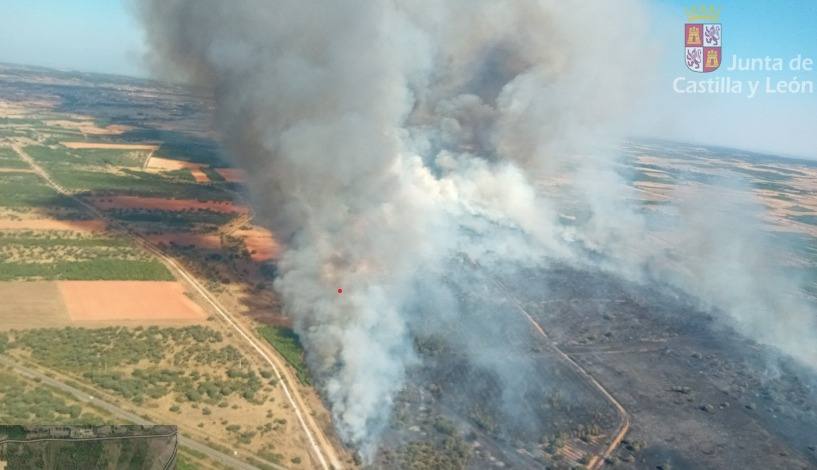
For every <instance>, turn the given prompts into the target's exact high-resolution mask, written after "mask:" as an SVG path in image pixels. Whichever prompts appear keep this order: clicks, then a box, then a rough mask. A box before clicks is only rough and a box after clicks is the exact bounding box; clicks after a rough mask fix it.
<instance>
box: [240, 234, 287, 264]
mask: <svg viewBox="0 0 817 470" xmlns="http://www.w3.org/2000/svg"><path fill="white" fill-rule="evenodd" d="M233 235H235V236H237V237H240V238H242V239H244V245H245V246H246V247H247V249H248V250H250V257H251V258H252V260H253V261H269V260H271V259H276V258H277V257H278V255H280V254H281V245H280V244H279V243H278V241H277V240H276V239H275V236H274V235H273V234H272V232H270V231H269V230H267V229H265V228H262V227H252V228H250V229H241V230H237V231H235V232H234V233H233Z"/></svg>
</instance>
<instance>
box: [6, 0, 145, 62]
mask: <svg viewBox="0 0 817 470" xmlns="http://www.w3.org/2000/svg"><path fill="white" fill-rule="evenodd" d="M0 18H2V19H3V25H2V27H0V62H9V63H16V64H25V65H40V66H44V67H51V68H57V69H64V70H78V71H83V72H99V73H113V74H118V75H130V76H138V77H146V76H147V75H148V71H147V68H146V67H144V66H143V64H142V58H143V56H144V51H145V48H144V46H143V39H142V38H143V35H142V32H141V30H140V28H139V25H138V23H137V22H136V20H135V19H134V18H133V17H132V16H131V15H130V13H129V11H128V9H127V8H126V5H125V1H122V0H0Z"/></svg>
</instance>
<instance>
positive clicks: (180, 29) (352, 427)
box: [137, 0, 706, 455]
mask: <svg viewBox="0 0 817 470" xmlns="http://www.w3.org/2000/svg"><path fill="white" fill-rule="evenodd" d="M137 8H138V12H139V14H140V16H141V18H142V19H143V24H144V25H145V28H146V30H147V33H148V36H147V37H148V40H149V42H150V45H151V47H152V50H153V52H154V55H153V56H152V59H154V60H155V61H156V64H157V65H158V66H159V67H160V68H161V69H162V70H163V71H164V72H165V73H168V72H170V73H175V74H180V75H181V76H183V77H185V78H186V79H187V80H189V81H190V82H191V83H193V84H196V85H199V86H204V87H207V88H208V89H210V90H212V91H213V93H214V95H215V98H216V103H217V119H218V128H219V130H220V131H221V133H222V135H223V139H224V141H225V144H226V146H227V148H228V150H229V152H230V154H231V155H232V157H233V158H234V159H235V162H236V163H237V164H238V165H240V166H242V167H243V168H245V169H247V170H248V172H249V174H250V175H251V182H250V183H251V189H252V191H253V196H254V199H255V202H256V208H257V209H258V211H259V213H261V214H262V215H263V216H264V217H265V219H266V220H268V221H269V222H270V224H271V226H272V228H274V229H275V230H276V232H277V233H279V234H280V235H281V236H282V237H283V238H284V242H285V245H286V250H285V252H284V254H283V257H282V259H281V261H280V263H279V272H280V277H279V279H278V280H277V282H276V284H275V288H276V289H277V291H278V292H279V293H280V294H281V296H282V299H283V301H284V305H285V307H286V310H287V312H288V313H289V314H290V315H291V316H292V317H293V318H294V320H295V324H296V328H297V330H298V332H299V334H300V335H301V337H302V339H303V340H304V343H305V345H306V347H307V350H308V359H309V362H310V366H311V368H312V369H313V371H314V372H315V374H316V375H317V376H318V377H319V379H320V383H321V388H322V390H323V392H324V395H325V397H326V398H327V400H328V402H329V403H330V405H331V408H332V412H333V415H334V418H335V423H336V425H337V427H338V429H339V431H340V433H341V435H342V437H343V438H344V439H345V440H346V441H347V442H349V443H350V444H352V445H354V446H356V447H358V448H360V449H362V450H363V452H364V454H367V455H371V452H372V451H373V450H374V449H375V447H376V444H377V437H378V434H379V433H380V431H381V430H382V429H383V428H384V427H385V426H386V425H387V423H388V417H389V412H390V405H391V403H392V400H393V398H394V396H395V393H396V392H397V391H399V390H400V388H401V386H402V383H403V379H404V374H405V370H406V368H407V367H409V366H410V365H411V364H413V363H415V362H416V361H417V360H418V359H417V357H416V356H415V353H414V349H413V344H412V340H411V329H412V327H413V326H414V325H415V324H416V322H417V321H418V320H417V318H414V317H413V316H412V314H411V312H412V308H411V307H412V306H413V305H414V304H415V303H416V299H417V296H423V295H424V293H423V292H422V291H419V292H418V290H417V286H418V285H429V284H433V283H434V280H435V279H436V280H442V279H445V278H447V277H451V276H452V273H451V272H449V271H450V269H451V266H452V263H451V260H452V259H455V258H458V257H465V258H466V259H471V260H477V261H478V262H479V263H480V264H481V265H484V266H490V265H491V264H492V263H494V262H497V261H503V262H517V263H534V264H535V263H542V262H544V261H545V260H547V259H558V260H561V261H563V262H571V263H577V264H581V265H583V266H591V265H595V263H597V262H598V261H593V262H591V261H590V258H588V257H587V256H585V255H584V253H586V252H588V251H591V252H595V253H599V254H603V255H604V260H605V261H603V262H602V264H601V267H602V268H604V269H607V270H613V271H615V272H618V273H623V274H626V275H627V276H629V277H631V278H632V277H642V275H643V267H644V265H645V264H646V263H649V262H651V256H652V255H656V256H658V255H660V254H661V250H660V249H658V248H650V247H648V246H646V245H645V243H643V241H644V239H645V236H644V231H645V229H644V221H643V220H642V218H641V216H639V215H638V214H637V213H636V212H634V211H633V210H630V209H628V208H627V206H626V202H625V201H626V199H627V198H628V197H629V196H630V194H629V189H627V185H626V184H624V182H623V181H622V180H621V179H620V178H619V177H618V176H617V175H616V173H615V171H614V169H613V165H612V162H611V161H610V160H609V159H608V158H606V157H607V156H608V155H610V153H611V150H610V147H609V145H610V144H614V143H615V142H616V139H617V138H618V137H619V136H620V135H621V133H622V132H625V131H626V129H627V123H628V118H629V117H630V116H631V114H632V113H633V112H635V109H636V107H637V104H638V101H639V98H640V97H641V96H642V95H641V93H642V92H643V90H644V87H645V86H647V82H646V78H647V77H648V76H649V74H648V73H647V72H648V71H647V70H646V69H644V68H643V67H648V66H649V65H650V64H651V63H652V61H651V59H650V55H651V54H652V51H651V49H650V48H649V46H647V44H649V41H648V40H647V38H646V37H645V32H644V26H645V24H646V22H647V19H646V18H645V16H644V13H643V12H644V11H645V8H644V6H643V5H642V4H641V2H640V1H638V0H625V1H619V2H590V1H581V0H575V1H563V0H562V1H554V0H447V1H440V0H433V1H432V0H414V1H400V0H389V1H370V0H347V1H344V2H317V1H307V0H246V1H242V2H223V1H220V0H145V1H141V2H139V3H138V5H137ZM542 188H545V189H542ZM577 208H581V210H582V211H584V213H586V217H585V218H584V221H583V222H582V223H581V224H571V225H566V224H563V223H562V221H561V218H560V214H561V213H563V212H571V213H572V212H575V211H576V210H577ZM648 255H649V256H648ZM420 281H422V282H420ZM676 284H678V285H682V284H683V282H681V281H680V280H679V281H678V282H676ZM338 287H342V288H343V289H344V294H343V295H342V296H338V295H337V293H336V289H337V288H338ZM685 287H688V290H690V291H692V292H694V293H699V292H696V290H695V288H692V287H690V286H685ZM440 288H441V289H442V287H440ZM700 293H701V294H706V293H703V292H700ZM438 315H440V316H441V317H442V316H445V315H446V312H444V311H443V309H442V307H441V311H440V312H438ZM427 320H428V318H427V317H424V321H427ZM474 334H481V333H474ZM474 341H475V343H478V342H479V338H475V340H474ZM505 372H507V371H505Z"/></svg>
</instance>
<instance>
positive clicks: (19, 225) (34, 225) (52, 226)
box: [0, 219, 106, 232]
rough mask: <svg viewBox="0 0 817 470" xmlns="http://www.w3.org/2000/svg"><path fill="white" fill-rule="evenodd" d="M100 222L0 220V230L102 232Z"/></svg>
mask: <svg viewBox="0 0 817 470" xmlns="http://www.w3.org/2000/svg"><path fill="white" fill-rule="evenodd" d="M105 228H106V225H105V222H104V221H102V220H56V219H18V220H11V219H0V230H71V231H74V232H103V231H105Z"/></svg>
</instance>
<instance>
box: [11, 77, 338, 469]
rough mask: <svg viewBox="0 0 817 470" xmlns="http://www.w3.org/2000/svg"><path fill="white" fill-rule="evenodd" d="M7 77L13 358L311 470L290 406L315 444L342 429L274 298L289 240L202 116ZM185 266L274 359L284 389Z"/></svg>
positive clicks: (212, 439)
mask: <svg viewBox="0 0 817 470" xmlns="http://www.w3.org/2000/svg"><path fill="white" fill-rule="evenodd" d="M1 71H2V68H1V67H0V91H5V93H4V94H2V95H0V183H2V184H0V296H2V298H3V299H4V302H3V305H0V344H2V345H3V349H4V352H2V355H3V356H6V357H11V358H13V359H14V360H15V361H18V362H19V363H21V364H25V365H26V366H27V367H32V368H34V369H36V370H38V371H41V372H42V373H45V374H48V375H49V377H54V378H55V380H59V381H61V382H63V383H69V384H74V385H76V386H77V387H80V388H81V389H82V390H87V391H88V392H89V393H92V394H93V395H94V396H97V397H99V398H100V399H102V400H105V401H106V402H108V403H115V404H116V405H117V406H121V407H122V408H123V409H125V410H128V411H130V412H132V413H135V414H138V415H140V416H143V417H145V418H149V419H150V420H151V421H152V422H158V423H168V424H177V425H178V426H179V428H180V430H181V431H182V432H183V433H185V434H186V435H189V436H191V437H192V438H193V439H194V440H196V441H197V442H199V443H203V444H206V445H207V446H208V447H209V448H210V449H212V450H215V451H218V452H221V453H223V454H227V455H233V453H234V452H236V451H237V452H238V453H240V454H241V455H242V456H243V457H241V459H242V460H244V461H247V462H251V463H253V464H254V465H256V466H258V467H259V468H271V466H273V465H275V464H277V465H280V466H284V467H287V468H313V467H314V466H315V465H316V463H317V462H316V460H315V455H314V446H312V447H310V444H309V443H308V442H307V441H306V434H305V433H304V426H305V425H304V424H303V423H302V422H300V420H301V419H303V418H299V417H298V416H297V415H296V410H294V409H293V407H304V409H302V410H300V413H301V414H302V415H303V416H306V417H307V420H309V421H311V420H313V419H314V420H315V422H316V423H317V424H311V425H310V426H312V429H313V432H327V434H331V431H329V429H330V426H331V423H330V421H329V416H328V413H327V412H326V410H325V408H324V406H323V404H322V403H321V402H320V399H319V398H318V397H317V394H316V393H315V391H314V389H313V388H312V386H311V384H310V379H309V375H308V372H307V369H306V365H305V358H304V354H303V350H302V349H301V346H300V344H299V343H298V341H297V337H295V336H294V334H293V333H292V332H291V330H289V328H288V320H287V319H286V317H285V316H283V315H282V313H281V309H280V306H279V304H278V301H277V299H276V297H275V295H274V293H273V292H272V290H271V289H270V288H269V287H270V285H271V282H272V280H273V278H274V276H275V260H276V258H277V256H278V253H279V252H280V245H279V243H278V241H277V239H276V237H275V235H274V234H273V233H271V232H270V231H268V230H266V229H263V228H261V227H259V226H257V225H256V224H255V223H253V214H252V211H251V210H250V209H249V205H248V203H247V202H246V199H245V195H244V192H245V190H244V188H243V187H242V183H243V182H244V180H245V179H246V174H244V173H243V172H241V171H239V170H236V169H234V168H230V167H229V165H227V164H226V163H225V162H224V160H223V158H222V156H221V152H220V150H219V148H218V146H217V145H214V144H213V140H212V139H211V136H209V135H207V134H206V132H208V131H207V130H206V129H207V128H208V126H209V124H208V123H205V122H200V121H199V120H200V119H202V116H203V115H202V114H200V113H199V114H197V113H190V112H188V111H186V109H187V108H186V107H188V106H191V105H190V104H189V103H188V102H182V101H180V100H183V99H189V98H188V97H184V98H179V97H178V96H176V95H173V94H166V95H163V94H159V95H157V94H156V90H155V89H154V88H151V87H145V88H140V87H143V86H144V85H141V84H140V85H137V86H135V88H130V84H129V85H128V88H126V89H127V91H126V92H125V93H122V91H121V90H120V89H119V88H118V87H119V86H120V84H113V85H110V86H111V87H112V88H109V89H106V90H107V91H104V92H102V93H103V94H102V95H97V94H95V93H97V92H95V91H92V90H91V89H88V90H85V89H78V88H73V87H72V86H70V85H69V86H67V87H62V86H60V85H54V86H51V85H46V86H45V88H42V86H41V82H37V80H39V78H29V77H23V78H20V77H21V76H19V75H15V77H16V78H15V80H17V81H16V82H13V83H12V84H9V82H4V81H3V78H2V77H3V75H2V72H1ZM29 79H31V80H33V81H34V82H36V83H38V84H37V85H36V88H35V89H34V90H36V91H34V90H32V89H26V87H27V86H28V85H26V83H28V82H26V80H29ZM46 80H50V79H46ZM57 80H59V79H57ZM49 83H51V82H49ZM4 87H5V88H4ZM18 88H22V89H24V90H25V91H19V90H18ZM112 90H113V91H112ZM134 90H136V91H134ZM134 93H135V94H134ZM140 93H144V96H145V98H144V99H142V98H138V96H139V94H140ZM162 93H165V92H164V91H163V92H162ZM77 95H78V96H77ZM9 96H13V97H14V96H16V97H18V98H17V99H6V98H7V97H9ZM19 96H25V98H24V99H20V98H19ZM32 96H33V97H32ZM99 96H104V98H101V99H102V100H103V101H104V106H100V107H95V106H89V105H88V104H87V103H89V100H90V102H93V100H95V99H98V97H99ZM135 96H136V97H135ZM165 97H166V98H167V101H163V100H164V99H165ZM140 100H143V101H140ZM162 107H164V108H162ZM69 109H70V110H69ZM123 116H138V118H135V119H126V118H123ZM169 120H175V121H173V122H170V121H169ZM165 256H167V257H165ZM171 259H172V261H169V260H171ZM180 271H181V273H184V272H187V273H189V275H192V276H193V277H195V279H196V280H197V281H200V282H202V284H203V285H204V287H205V288H206V289H207V292H209V295H213V296H214V298H215V299H216V300H217V301H218V302H219V303H220V304H223V305H225V306H226V307H227V308H228V309H229V310H230V311H232V312H235V313H236V314H238V315H237V318H236V321H237V323H238V324H240V325H241V327H242V328H245V331H247V332H248V333H249V334H251V335H254V336H256V337H257V338H258V342H259V343H258V344H259V345H262V346H261V347H263V348H265V351H268V353H269V354H273V355H275V354H276V353H277V355H276V357H277V358H278V359H276V361H275V364H276V366H275V367H276V369H277V368H284V369H286V371H289V372H286V373H285V374H284V376H283V379H282V378H281V376H279V372H277V371H275V370H274V369H273V368H272V367H271V365H272V364H271V363H269V362H267V361H264V360H262V359H261V358H260V356H259V355H258V353H257V351H256V350H254V349H252V348H251V347H250V346H249V345H248V344H247V342H246V341H244V340H243V339H241V338H240V337H239V335H238V334H237V332H236V331H235V328H234V327H231V326H230V325H229V324H228V323H226V322H225V320H224V319H223V318H222V317H221V316H220V315H217V314H216V313H217V312H216V311H214V308H213V305H212V304H211V303H209V301H205V297H204V294H202V292H201V291H198V290H196V289H194V286H193V284H191V282H190V281H189V278H187V277H185V276H187V274H185V275H182V274H181V273H180ZM269 322H272V323H274V325H275V326H274V327H267V323H269ZM259 329H260V330H259ZM264 338H266V339H268V340H270V341H269V342H266V341H265V339H264ZM0 380H2V378H0ZM282 380H284V381H285V383H282V382H281V381H282ZM285 384H288V387H289V392H287V393H285V392H284V389H283V387H284V386H285ZM290 394H297V395H298V396H300V398H299V399H298V400H297V401H293V400H292V398H291V397H290ZM304 403H306V404H307V405H306V406H305V405H304ZM0 424H2V423H0ZM338 448H339V449H342V447H341V446H338ZM342 452H343V451H342ZM181 456H182V457H181V459H180V461H179V468H199V467H197V466H196V465H197V464H198V463H203V462H204V463H207V462H210V460H208V459H209V457H210V456H203V455H196V453H195V452H193V451H192V450H191V449H185V450H184V453H182V454H181ZM185 456H186V457H185ZM191 456H192V457H191ZM342 458H343V459H344V461H346V462H351V460H350V457H349V456H348V455H346V456H343V457H342ZM191 462H192V463H191ZM204 467H205V468H209V465H205V466H204Z"/></svg>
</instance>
